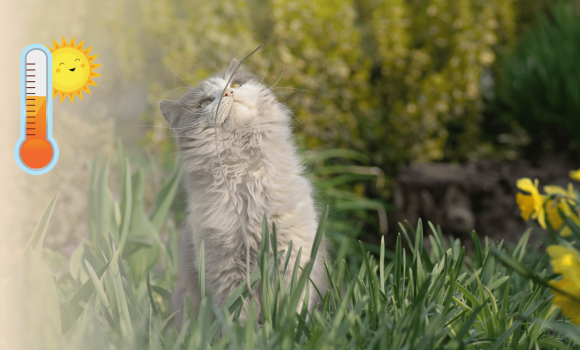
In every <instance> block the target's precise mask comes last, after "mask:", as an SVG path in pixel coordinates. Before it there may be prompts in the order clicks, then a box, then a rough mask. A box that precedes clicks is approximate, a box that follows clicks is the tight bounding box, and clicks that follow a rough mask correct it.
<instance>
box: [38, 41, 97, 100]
mask: <svg viewBox="0 0 580 350" xmlns="http://www.w3.org/2000/svg"><path fill="white" fill-rule="evenodd" d="M53 42H54V49H52V48H50V47H49V49H50V51H51V52H52V98H54V97H56V95H58V94H60V102H61V103H62V102H64V99H65V98H66V95H68V97H69V98H70V101H71V103H74V96H75V94H76V95H77V96H78V97H79V98H80V99H81V101H82V100H83V91H85V92H87V93H89V94H91V91H90V90H89V85H94V86H98V85H97V84H95V82H94V81H93V79H92V78H94V77H100V76H101V75H100V74H97V73H95V72H94V71H93V70H94V69H95V68H97V67H100V66H101V65H100V64H94V63H91V62H92V61H93V60H94V59H95V58H97V57H98V55H95V56H89V52H90V51H91V49H92V48H93V47H92V46H91V47H89V48H88V49H86V50H83V43H84V40H83V41H81V43H80V44H79V45H78V46H75V38H74V36H73V38H72V40H71V42H70V44H67V43H66V39H65V38H64V36H63V37H62V44H61V45H60V46H59V45H58V43H57V42H56V40H53Z"/></svg>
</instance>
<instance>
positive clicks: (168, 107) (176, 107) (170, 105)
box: [159, 100, 183, 128]
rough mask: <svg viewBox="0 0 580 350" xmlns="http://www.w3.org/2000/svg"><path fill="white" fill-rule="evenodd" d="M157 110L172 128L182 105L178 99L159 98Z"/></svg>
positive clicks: (181, 109)
mask: <svg viewBox="0 0 580 350" xmlns="http://www.w3.org/2000/svg"><path fill="white" fill-rule="evenodd" d="M159 110H160V111H161V115H163V118H165V120H166V121H167V123H168V124H169V126H170V127H172V128H173V127H174V126H175V124H176V122H177V119H179V117H180V115H181V113H182V112H183V107H181V105H180V104H179V102H178V101H171V100H161V101H159Z"/></svg>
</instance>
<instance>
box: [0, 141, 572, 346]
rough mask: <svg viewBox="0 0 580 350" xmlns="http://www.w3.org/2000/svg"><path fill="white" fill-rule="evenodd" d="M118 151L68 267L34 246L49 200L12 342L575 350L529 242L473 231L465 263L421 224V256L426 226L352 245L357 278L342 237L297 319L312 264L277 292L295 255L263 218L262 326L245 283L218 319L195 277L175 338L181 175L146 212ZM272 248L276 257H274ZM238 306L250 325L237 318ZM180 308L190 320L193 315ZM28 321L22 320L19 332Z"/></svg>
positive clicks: (544, 265) (14, 286) (17, 281)
mask: <svg viewBox="0 0 580 350" xmlns="http://www.w3.org/2000/svg"><path fill="white" fill-rule="evenodd" d="M119 153H120V161H119V163H120V164H122V169H121V170H122V171H121V183H122V186H121V188H122V190H121V194H120V196H119V198H120V201H115V200H114V197H113V195H112V194H111V192H110V190H109V188H108V185H107V184H108V181H109V176H108V171H109V162H108V161H107V162H105V163H104V164H102V165H99V164H97V162H95V163H94V164H93V175H92V182H91V189H90V191H91V192H90V208H89V228H90V230H89V233H90V234H89V237H87V239H86V240H85V241H84V242H82V243H81V244H80V245H79V246H78V247H77V249H76V250H75V252H74V253H73V254H72V256H71V258H70V260H69V261H68V269H66V268H63V267H64V266H66V263H65V262H64V261H63V259H62V257H60V256H59V254H57V253H55V252H51V251H49V250H47V249H43V248H42V245H43V241H44V237H45V234H46V228H47V226H48V224H49V221H50V216H51V214H52V212H53V210H58V205H56V204H57V199H56V196H55V198H54V199H53V200H52V201H51V202H50V203H49V204H48V205H47V208H46V210H45V212H44V213H43V215H42V217H41V219H40V221H39V223H38V226H37V228H36V229H35V231H34V233H33V235H32V237H31V239H30V244H29V247H28V248H27V250H26V254H25V256H24V257H23V259H22V262H21V264H20V265H19V266H18V267H17V270H16V271H15V274H14V276H13V277H11V279H10V280H9V281H8V283H7V284H6V290H5V293H4V296H5V297H6V298H7V299H6V300H9V301H10V300H19V297H20V298H22V297H23V295H24V298H25V300H24V302H22V303H14V302H13V303H10V305H9V307H8V311H9V313H7V315H9V316H8V317H14V318H13V323H14V327H16V329H18V328H19V327H20V328H19V331H20V332H18V333H13V334H12V336H15V337H20V338H22V339H25V341H26V347H25V348H26V349H45V348H46V349H316V350H321V349H490V350H491V349H540V348H554V349H580V346H579V345H575V344H579V343H580V329H579V328H578V327H575V326H573V325H571V324H569V323H567V322H566V321H564V320H562V319H561V317H558V311H557V310H552V309H551V302H550V298H551V294H550V291H549V289H548V288H547V287H545V281H546V280H547V279H548V277H551V276H550V268H549V261H548V258H547V257H546V256H545V255H544V254H543V253H541V252H539V251H538V249H537V247H534V246H532V247H530V246H529V245H528V239H529V237H530V234H531V231H526V232H525V233H524V234H523V235H522V237H521V239H520V241H519V243H518V244H517V245H516V246H515V247H514V248H513V249H509V250H506V248H505V247H503V244H502V243H501V242H500V243H492V242H489V240H488V239H487V238H484V239H483V241H480V239H479V238H478V237H477V234H475V233H473V239H474V242H475V247H474V250H473V252H470V253H469V254H466V250H465V248H464V247H463V246H462V244H461V242H460V240H459V239H455V238H452V237H449V238H446V237H444V235H443V234H442V232H441V230H440V229H439V228H438V227H435V226H434V225H432V224H431V223H429V224H428V225H427V226H428V228H429V232H430V234H429V235H428V238H427V239H428V240H429V241H430V243H431V244H430V246H431V249H430V251H427V250H426V249H425V248H424V246H423V242H424V239H423V238H424V235H426V233H425V231H424V230H423V224H422V222H421V221H419V223H418V224H417V226H416V227H415V228H413V227H411V225H409V224H408V223H406V224H404V225H403V224H401V225H400V232H401V233H400V234H398V235H397V239H396V247H395V249H394V250H387V249H386V248H385V246H384V240H383V242H382V244H381V246H380V249H379V254H377V255H373V254H370V253H369V252H367V251H366V250H365V246H364V245H363V244H362V243H360V244H359V245H360V247H359V249H360V257H362V258H361V259H360V261H361V262H360V263H359V264H358V265H357V266H355V267H354V268H353V267H352V264H348V263H347V260H348V259H346V258H347V257H346V256H345V252H347V251H350V250H351V249H352V244H353V241H352V240H351V241H348V240H345V239H343V240H341V242H342V243H341V244H340V245H339V246H338V247H337V252H336V257H335V259H333V260H329V259H327V260H326V268H327V274H328V277H329V279H330V286H331V288H330V290H329V293H328V294H326V296H325V297H324V299H323V302H322V304H321V305H320V306H319V307H318V308H317V309H316V310H315V311H314V312H312V313H308V311H307V305H304V307H303V309H302V310H301V312H300V313H297V312H296V305H297V304H298V302H299V299H300V291H301V290H302V288H303V286H306V285H308V284H307V281H308V276H309V273H310V271H311V268H312V266H311V265H307V266H306V267H305V268H304V271H303V273H302V274H300V273H299V271H298V270H297V269H295V270H293V271H289V270H286V268H284V269H283V270H285V273H287V274H292V283H291V285H289V286H285V285H284V284H282V283H281V282H280V281H282V276H280V273H278V272H275V271H279V269H278V268H277V267H278V266H284V267H286V266H287V264H288V258H287V256H289V254H286V252H282V251H280V252H278V249H277V247H276V230H275V226H274V230H273V231H272V232H268V225H266V222H265V221H264V226H263V232H262V237H263V238H264V239H263V241H262V248H261V252H260V254H259V267H258V268H256V270H254V271H253V272H252V273H251V275H250V279H251V281H250V285H251V286H252V288H256V289H257V288H259V289H260V290H261V292H262V293H261V298H262V300H261V302H262V305H263V307H262V313H261V315H258V314H257V312H256V310H257V308H256V305H255V303H253V302H252V303H248V302H247V300H246V299H245V297H247V296H248V295H249V291H248V289H247V287H246V285H247V284H246V282H245V281H244V282H243V283H242V284H241V285H240V286H239V287H238V288H237V289H236V290H235V291H234V293H233V294H232V296H231V297H230V298H229V300H228V301H227V303H226V305H225V306H224V307H223V308H222V309H221V310H215V309H214V308H213V307H212V303H211V300H210V297H211V293H210V291H209V290H205V281H204V273H203V271H201V273H200V282H201V283H200V286H201V295H204V296H205V297H203V299H202V302H201V307H200V310H199V313H198V316H197V317H196V318H194V317H192V318H186V317H184V319H183V327H182V328H181V329H176V328H172V327H171V326H170V324H171V322H172V320H173V319H174V317H176V315H175V314H171V313H170V311H169V310H170V308H169V298H170V291H172V290H173V288H174V287H175V284H176V271H177V239H178V238H177V237H178V235H177V230H176V228H175V225H174V223H173V220H172V219H171V218H170V215H169V214H170V211H169V209H170V207H171V203H172V202H173V200H174V197H175V194H176V192H177V187H178V184H179V181H180V176H179V173H178V172H177V170H176V171H175V172H174V173H173V175H172V176H170V177H169V179H168V180H167V181H166V182H165V184H164V185H163V187H162V189H161V191H160V193H159V194H158V197H157V200H156V204H155V208H154V210H153V211H152V213H151V214H149V215H148V214H147V213H146V212H145V210H144V209H143V198H142V195H143V188H144V175H143V173H142V172H141V171H137V172H135V174H132V173H131V170H130V167H129V161H128V159H127V158H126V157H125V156H124V153H123V151H122V149H121V151H120V152H119ZM327 216H328V208H327V209H326V211H325V212H324V214H323V215H322V220H321V222H320V226H319V228H318V231H317V235H316V240H315V245H318V244H322V241H323V240H325V239H330V237H328V236H327V235H325V225H326V224H327ZM161 233H165V234H161ZM162 237H163V239H162ZM270 247H271V249H272V251H274V252H278V253H277V255H276V256H277V258H275V257H274V256H270V255H269V251H270ZM405 247H406V248H405ZM289 249H296V247H293V248H289ZM312 251H313V252H314V253H313V254H316V252H317V249H313V250H312ZM202 252H203V250H202ZM300 255H301V254H299V259H301V260H303V259H307V258H311V259H312V258H313V256H311V257H307V256H300ZM498 259H501V261H502V262H503V263H500V261H499V260H498ZM357 261H358V260H357ZM522 264H524V265H526V266H527V267H528V268H529V269H526V268H524V267H523V265H522ZM200 266H202V267H203V266H204V254H203V253H202V254H201V256H200ZM50 267H52V269H51V268H50ZM516 271H518V272H520V273H521V274H522V275H523V276H522V275H520V274H518V273H516ZM306 293H307V294H310V293H318V290H317V289H316V288H307V292H306ZM242 309H245V310H246V311H247V315H248V316H247V319H248V321H247V322H246V321H243V320H240V319H239V315H240V313H241V311H242ZM187 311H188V313H189V314H190V315H193V314H194V313H193V310H192V307H191V305H189V307H188V310H187ZM23 315H24V317H22V318H25V319H28V322H25V321H19V319H20V318H21V317H19V316H23ZM256 319H259V320H260V321H259V322H257V321H256ZM30 320H35V321H34V322H31V321H30ZM11 321H12V319H11ZM20 322H22V323H20Z"/></svg>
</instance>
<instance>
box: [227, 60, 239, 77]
mask: <svg viewBox="0 0 580 350" xmlns="http://www.w3.org/2000/svg"><path fill="white" fill-rule="evenodd" d="M239 64H240V61H238V60H237V59H235V58H234V59H233V60H232V61H231V62H230V67H229V68H228V70H227V71H226V78H227V79H229V78H230V76H231V75H232V74H233V73H234V71H235V70H236V68H238V65H239ZM242 70H243V69H242V67H240V69H238V72H240V71H242Z"/></svg>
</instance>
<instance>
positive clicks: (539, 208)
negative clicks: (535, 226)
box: [516, 178, 546, 229]
mask: <svg viewBox="0 0 580 350" xmlns="http://www.w3.org/2000/svg"><path fill="white" fill-rule="evenodd" d="M538 184H539V181H538V179H535V180H534V182H532V180H530V179H528V178H524V179H519V180H518V182H517V183H516V185H517V187H518V188H519V189H520V190H522V191H525V192H528V193H530V194H529V195H525V194H519V193H518V195H516V201H517V202H518V205H519V207H520V210H521V211H522V218H524V220H528V219H529V218H530V217H531V218H532V219H538V223H539V224H540V226H542V228H543V229H546V214H545V212H544V206H543V203H544V198H543V197H542V195H541V194H540V192H539V191H538Z"/></svg>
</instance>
